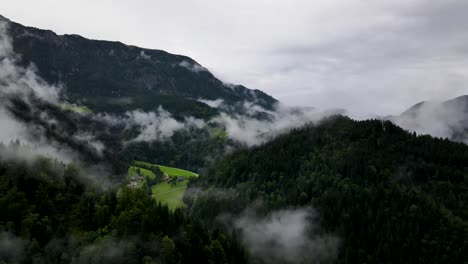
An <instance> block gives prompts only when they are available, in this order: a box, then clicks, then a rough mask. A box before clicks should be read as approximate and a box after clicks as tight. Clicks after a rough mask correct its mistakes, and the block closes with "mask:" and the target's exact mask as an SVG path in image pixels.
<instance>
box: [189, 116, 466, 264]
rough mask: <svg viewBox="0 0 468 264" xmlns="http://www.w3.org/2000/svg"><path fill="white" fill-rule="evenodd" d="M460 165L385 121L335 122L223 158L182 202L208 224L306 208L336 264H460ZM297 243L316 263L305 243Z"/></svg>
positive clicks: (451, 154)
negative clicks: (330, 240) (248, 213)
mask: <svg viewBox="0 0 468 264" xmlns="http://www.w3.org/2000/svg"><path fill="white" fill-rule="evenodd" d="M467 164H468V146H466V145H464V144H461V143H455V142H451V141H448V140H441V139H434V138H432V137H429V136H416V135H414V134H411V133H408V132H405V131H404V130H403V129H401V128H399V127H397V126H395V125H394V124H392V123H391V122H388V121H386V122H382V121H379V120H370V121H360V122H357V121H353V120H351V119H349V118H346V117H336V118H331V119H328V120H325V121H323V122H322V123H321V124H320V125H318V126H316V127H314V126H308V127H304V128H300V129H296V130H294V131H292V132H291V133H289V134H287V135H283V136H280V137H278V138H277V139H275V140H273V141H271V142H269V143H266V144H264V145H262V146H259V147H256V148H252V149H245V150H240V151H237V152H234V153H232V154H231V155H229V156H227V157H225V158H224V159H222V161H220V162H219V163H217V165H216V166H214V167H213V168H212V169H211V170H210V171H209V172H208V173H206V175H202V176H201V177H200V178H198V179H197V180H196V182H195V183H194V185H193V186H192V187H195V188H202V189H204V190H205V192H203V193H202V194H200V195H198V196H195V197H191V196H188V197H186V198H187V202H188V204H191V212H192V214H193V215H194V216H196V217H199V218H202V219H205V221H209V222H216V221H217V220H216V219H220V218H222V216H223V215H225V214H226V213H231V214H235V213H239V214H242V213H241V212H242V211H244V210H245V208H248V207H249V205H250V204H252V203H255V201H258V200H261V201H263V206H262V207H261V209H260V212H263V214H265V212H271V211H273V212H275V211H276V210H278V209H284V208H296V210H297V209H300V208H304V209H302V210H307V208H310V207H313V208H316V209H317V211H318V212H319V215H318V216H319V219H320V223H321V225H322V226H323V229H318V228H317V227H316V225H314V222H313V220H309V222H308V223H309V226H312V228H313V230H314V232H313V233H312V234H311V236H310V239H312V241H313V239H314V237H317V236H318V237H322V234H323V233H324V232H325V233H332V234H336V235H337V236H338V237H339V238H340V240H341V243H340V244H339V246H338V247H339V251H338V252H339V253H338V256H337V258H338V261H337V262H338V263H364V262H366V263H382V262H385V263H429V262H430V263H446V262H453V263H463V262H466V261H467V256H466V254H465V252H466V248H467V246H468V244H467V241H466V237H467V235H468V232H467V230H468V229H467V227H468V214H467V212H468V208H467V204H468V203H467V202H468V197H467V190H468V189H467V185H466V181H467V179H468V167H467ZM220 190H225V191H223V192H224V193H223V194H221V195H220V194H219V193H220V192H221V191H220ZM226 208H229V209H226ZM318 216H316V217H318ZM241 219H243V218H241ZM244 222H245V221H242V222H241V223H244ZM260 223H261V222H260ZM283 225H285V226H287V224H286V223H284V222H283V224H282V225H280V226H279V228H280V229H274V230H270V231H271V232H272V233H275V232H279V233H280V232H282V231H281V230H282V228H283ZM239 228H240V229H241V230H243V232H241V234H243V235H244V236H246V237H248V236H249V234H248V232H249V231H250V230H248V229H243V227H242V225H239ZM284 228H285V227H284ZM264 235H265V236H267V234H264ZM325 245H326V244H325V243H323V244H322V246H323V247H324V248H325V249H322V250H326V247H325ZM300 246H304V247H306V248H308V249H309V250H308V251H307V250H306V251H305V252H310V256H317V254H315V253H314V250H313V249H314V247H312V248H311V247H310V245H309V244H300ZM298 247H299V246H298ZM316 247H317V248H320V244H319V245H318V246H316ZM251 251H253V252H255V251H258V250H257V249H256V248H251ZM298 252H299V253H303V251H298ZM296 253H297V252H296ZM271 254H274V252H271ZM309 261H310V262H314V261H316V259H314V258H313V257H312V259H309Z"/></svg>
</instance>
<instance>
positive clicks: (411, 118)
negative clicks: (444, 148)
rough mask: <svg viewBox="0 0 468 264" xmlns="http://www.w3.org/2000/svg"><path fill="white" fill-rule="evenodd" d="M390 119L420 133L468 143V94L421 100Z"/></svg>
mask: <svg viewBox="0 0 468 264" xmlns="http://www.w3.org/2000/svg"><path fill="white" fill-rule="evenodd" d="M390 120H392V121H393V122H395V123H396V124H397V125H399V126H401V127H403V128H405V129H407V130H410V131H416V132H417V133H420V134H430V135H432V136H436V137H443V138H449V139H451V140H455V141H460V142H465V143H468V95H464V96H460V97H457V98H454V99H451V100H448V101H445V102H425V101H424V102H420V103H418V104H416V105H414V106H412V107H410V108H409V109H408V110H406V111H405V112H403V113H402V114H401V115H400V116H396V117H392V118H390Z"/></svg>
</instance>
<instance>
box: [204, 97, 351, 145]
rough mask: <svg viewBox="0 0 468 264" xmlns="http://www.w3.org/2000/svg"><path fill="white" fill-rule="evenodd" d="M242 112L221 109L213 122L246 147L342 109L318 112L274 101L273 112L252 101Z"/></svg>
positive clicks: (244, 105) (340, 112)
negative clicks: (228, 111) (231, 112)
mask: <svg viewBox="0 0 468 264" xmlns="http://www.w3.org/2000/svg"><path fill="white" fill-rule="evenodd" d="M242 108H243V109H242V112H244V114H236V113H233V114H228V113H226V112H222V113H221V114H220V115H219V116H218V117H216V118H214V119H213V120H212V122H215V123H218V124H220V125H221V126H223V127H224V128H225V130H226V132H227V134H228V137H230V138H231V139H234V140H236V141H238V142H241V143H244V144H246V145H248V146H253V145H258V144H261V143H263V142H265V141H267V140H270V139H272V138H273V137H275V136H277V135H278V134H281V133H285V132H288V131H289V130H290V129H293V128H297V127H300V126H303V125H305V124H307V123H316V122H318V121H320V120H322V119H323V118H324V117H327V116H330V115H335V114H343V113H344V111H342V110H330V111H318V110H316V109H314V108H294V107H288V106H285V105H281V104H277V105H276V106H275V109H274V110H273V111H270V110H266V109H264V108H262V107H261V106H258V105H256V104H252V103H244V104H243V106H242Z"/></svg>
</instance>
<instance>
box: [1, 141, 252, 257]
mask: <svg viewBox="0 0 468 264" xmlns="http://www.w3.org/2000/svg"><path fill="white" fill-rule="evenodd" d="M14 147H15V146H14V145H13V146H11V147H5V146H3V145H2V146H0V153H1V154H2V155H0V211H1V214H0V243H1V247H0V249H1V250H0V263H219V261H221V262H223V263H243V262H245V258H246V255H245V253H244V251H243V249H242V248H241V247H240V245H238V243H237V242H236V240H235V239H234V238H232V237H230V236H228V235H226V234H224V233H222V232H220V231H218V230H208V229H207V228H206V227H205V226H204V225H202V224H201V223H200V222H199V221H197V220H194V219H191V218H188V217H186V216H185V215H184V214H183V212H182V211H181V210H175V211H169V209H168V208H167V206H165V205H161V204H159V203H158V202H157V201H156V200H155V199H153V198H152V197H151V196H149V195H148V194H146V193H145V192H144V191H143V190H140V189H131V188H127V187H122V188H118V189H110V190H102V189H101V188H100V187H98V186H96V185H95V184H93V182H92V178H91V177H98V176H99V175H83V173H82V172H80V169H79V168H77V167H76V166H74V165H64V164H62V163H60V162H57V161H54V160H51V159H48V158H41V157H38V158H35V159H31V160H27V161H26V160H18V159H12V158H11V156H10V157H8V156H6V155H4V154H5V153H6V152H8V153H10V154H11V153H13V152H14V150H13V151H12V150H11V148H14ZM7 149H9V150H8V151H7Z"/></svg>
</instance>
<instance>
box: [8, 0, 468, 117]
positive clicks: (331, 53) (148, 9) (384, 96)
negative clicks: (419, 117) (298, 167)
mask: <svg viewBox="0 0 468 264" xmlns="http://www.w3.org/2000/svg"><path fill="white" fill-rule="evenodd" d="M0 14H2V15H4V16H6V17H7V18H9V19H11V20H13V21H16V22H19V23H21V24H24V25H29V26H35V27H39V28H46V29H51V30H53V31H55V32H56V33H58V34H65V33H75V34H80V35H83V36H85V37H88V38H93V39H106V40H118V41H122V42H124V43H127V44H132V45H137V46H141V47H145V48H153V49H163V50H166V51H169V52H172V53H178V54H184V55H187V56H190V57H192V58H193V59H195V60H197V61H198V62H199V63H200V64H202V65H203V66H205V67H207V68H208V69H209V70H210V71H211V72H213V73H214V74H215V75H217V76H218V77H219V78H220V79H221V80H223V81H225V82H230V83H235V84H243V85H245V86H247V87H249V88H256V89H261V90H263V91H265V92H267V93H269V94H271V95H273V96H274V97H276V98H277V99H279V100H280V101H283V102H284V103H286V104H289V105H304V106H314V107H318V108H321V109H323V108H344V109H347V110H348V111H349V113H350V114H352V115H353V116H355V117H365V116H369V115H387V114H397V113H400V112H402V111H403V110H405V109H406V108H408V107H410V106H411V105H413V104H414V103H416V102H419V101H422V100H428V99H432V100H443V99H450V98H453V97H456V96H459V95H462V94H468V28H467V25H468V1H465V0H459V1H453V0H440V1H437V0H391V1H388V0H385V1H383V0H382V1H379V0H368V1H366V0H340V1H338V0H314V1H312V0H288V1H272V0H270V1H267V0H236V1H233V0H231V1H227V0H210V1H208V0H171V1H167V0H166V1H159V0H141V1H137V0H133V1H131V0H128V1H123V0H122V1H119V0H99V1H96V0H79V1H78V0H76V1H66V0H56V1H53V0H41V1H30V0H28V1H24V0H2V7H1V11H0Z"/></svg>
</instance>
